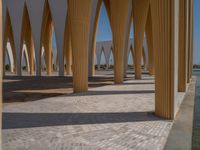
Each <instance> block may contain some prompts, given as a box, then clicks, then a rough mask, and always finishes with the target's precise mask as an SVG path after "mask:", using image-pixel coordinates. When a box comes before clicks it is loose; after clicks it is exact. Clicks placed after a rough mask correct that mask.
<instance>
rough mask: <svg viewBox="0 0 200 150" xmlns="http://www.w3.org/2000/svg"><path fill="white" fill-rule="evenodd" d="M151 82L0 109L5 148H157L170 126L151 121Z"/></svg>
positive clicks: (130, 83) (106, 87)
mask: <svg viewBox="0 0 200 150" xmlns="http://www.w3.org/2000/svg"><path fill="white" fill-rule="evenodd" d="M154 94H155V93H154V81H153V78H150V77H145V78H144V80H131V81H126V82H125V83H124V84H122V85H107V86H103V87H96V88H92V89H89V92H87V93H85V94H68V95H62V96H58V97H52V98H46V99H42V100H37V101H28V102H22V103H10V104H6V105H4V108H3V149H4V150H135V149H139V150H159V149H163V147H164V144H165V142H166V139H167V137H168V134H169V132H170V129H171V126H172V122H171V121H169V120H164V119H162V118H158V117H156V116H155V115H154V114H153V112H154Z"/></svg>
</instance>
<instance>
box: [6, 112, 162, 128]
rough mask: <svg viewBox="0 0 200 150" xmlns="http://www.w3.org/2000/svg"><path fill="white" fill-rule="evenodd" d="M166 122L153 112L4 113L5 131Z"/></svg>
mask: <svg viewBox="0 0 200 150" xmlns="http://www.w3.org/2000/svg"><path fill="white" fill-rule="evenodd" d="M159 120H164V119H162V118H159V117H157V116H155V115H154V113H153V112H119V113H16V112H15V113H6V112H4V113H3V129H16V128H33V127H47V126H64V125H84V124H104V123H124V122H139V121H159Z"/></svg>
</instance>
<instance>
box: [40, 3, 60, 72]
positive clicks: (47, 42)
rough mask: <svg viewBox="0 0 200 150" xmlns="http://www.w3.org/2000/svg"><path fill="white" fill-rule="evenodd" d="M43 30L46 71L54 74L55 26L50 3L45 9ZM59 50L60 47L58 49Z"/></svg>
mask: <svg viewBox="0 0 200 150" xmlns="http://www.w3.org/2000/svg"><path fill="white" fill-rule="evenodd" d="M43 22H44V25H43V30H44V31H43V32H42V44H43V48H44V53H45V54H44V55H45V57H44V60H45V65H46V72H47V75H51V74H52V65H53V63H52V50H53V48H52V45H53V32H54V26H53V20H52V14H51V12H50V6H49V3H47V4H46V11H45V18H44V20H43ZM57 50H58V49H57Z"/></svg>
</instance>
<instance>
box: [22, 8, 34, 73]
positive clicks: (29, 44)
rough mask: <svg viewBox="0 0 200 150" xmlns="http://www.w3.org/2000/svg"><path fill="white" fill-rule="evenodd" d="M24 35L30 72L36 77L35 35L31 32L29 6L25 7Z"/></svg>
mask: <svg viewBox="0 0 200 150" xmlns="http://www.w3.org/2000/svg"><path fill="white" fill-rule="evenodd" d="M24 11H25V12H24V31H25V32H24V35H23V40H24V42H25V45H26V50H27V53H28V63H29V72H30V75H34V66H35V60H34V43H33V35H32V30H31V24H30V18H29V15H28V8H27V5H25V6H24Z"/></svg>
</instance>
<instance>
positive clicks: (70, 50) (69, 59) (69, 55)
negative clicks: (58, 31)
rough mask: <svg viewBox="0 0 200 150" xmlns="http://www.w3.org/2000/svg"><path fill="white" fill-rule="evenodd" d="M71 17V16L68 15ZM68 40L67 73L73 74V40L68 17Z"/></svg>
mask: <svg viewBox="0 0 200 150" xmlns="http://www.w3.org/2000/svg"><path fill="white" fill-rule="evenodd" d="M68 18H69V17H68ZM67 22H68V24H67V29H66V30H67V31H66V40H65V59H66V73H67V75H71V74H72V42H71V33H70V24H69V19H68V21H67Z"/></svg>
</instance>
